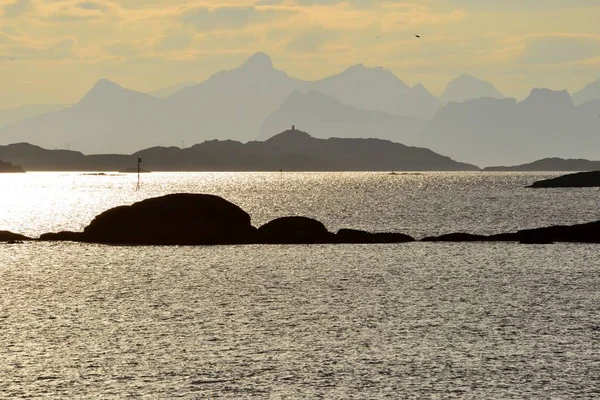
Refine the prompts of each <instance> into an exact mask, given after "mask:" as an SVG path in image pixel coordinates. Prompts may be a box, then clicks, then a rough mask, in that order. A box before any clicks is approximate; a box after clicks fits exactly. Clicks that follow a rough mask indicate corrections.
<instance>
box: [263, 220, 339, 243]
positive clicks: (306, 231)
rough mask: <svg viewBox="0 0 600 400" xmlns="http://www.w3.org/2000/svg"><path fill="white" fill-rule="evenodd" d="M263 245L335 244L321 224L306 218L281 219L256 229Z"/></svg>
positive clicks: (329, 233)
mask: <svg viewBox="0 0 600 400" xmlns="http://www.w3.org/2000/svg"><path fill="white" fill-rule="evenodd" d="M258 240H259V241H260V243H265V244H313V243H335V242H336V241H337V240H336V237H335V235H334V234H333V233H331V232H329V231H328V230H327V228H325V225H323V224H322V223H321V222H319V221H317V220H315V219H312V218H307V217H282V218H277V219H274V220H273V221H271V222H268V223H266V224H265V225H263V226H261V227H260V228H258Z"/></svg>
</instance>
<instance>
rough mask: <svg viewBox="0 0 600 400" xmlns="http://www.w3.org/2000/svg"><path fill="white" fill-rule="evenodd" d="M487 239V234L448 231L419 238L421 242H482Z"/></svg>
mask: <svg viewBox="0 0 600 400" xmlns="http://www.w3.org/2000/svg"><path fill="white" fill-rule="evenodd" d="M488 240H489V237H488V236H484V235H473V234H470V233H462V232H456V233H448V234H445V235H440V236H429V237H426V238H423V239H421V241H422V242H483V241H488Z"/></svg>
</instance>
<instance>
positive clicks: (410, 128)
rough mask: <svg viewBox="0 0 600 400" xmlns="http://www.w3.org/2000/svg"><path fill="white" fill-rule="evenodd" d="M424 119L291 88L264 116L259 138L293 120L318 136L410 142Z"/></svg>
mask: <svg viewBox="0 0 600 400" xmlns="http://www.w3.org/2000/svg"><path fill="white" fill-rule="evenodd" d="M426 123H427V120H424V119H417V118H409V117H402V116H399V115H396V114H390V113H385V112H381V111H371V110H364V109H360V108H356V107H352V106H348V105H346V104H343V103H341V102H340V101H338V100H336V99H335V98H334V97H331V96H327V95H325V94H323V93H320V92H317V91H310V92H308V93H307V94H303V93H302V92H300V91H294V92H293V93H292V94H291V95H290V96H289V97H288V98H287V99H286V101H285V102H284V103H283V104H282V105H281V107H279V109H277V111H275V112H274V113H273V114H271V115H270V116H269V117H267V119H266V120H265V122H264V124H263V126H262V128H261V132H260V136H259V140H264V139H267V138H269V137H271V136H273V135H275V134H277V133H279V132H281V131H283V130H285V129H286V128H289V127H290V126H292V125H295V124H297V125H298V126H301V127H302V128H303V129H306V130H307V131H309V132H310V133H311V134H312V135H314V136H315V137H318V138H329V137H344V138H363V137H372V138H380V139H388V140H391V141H394V142H400V143H404V144H412V143H415V142H417V141H418V135H419V134H420V132H421V131H422V130H423V128H424V127H425V124H426Z"/></svg>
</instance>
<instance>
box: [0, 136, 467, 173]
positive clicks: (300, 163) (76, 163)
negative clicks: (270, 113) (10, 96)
mask: <svg viewBox="0 0 600 400" xmlns="http://www.w3.org/2000/svg"><path fill="white" fill-rule="evenodd" d="M138 157H142V158H143V160H144V167H145V168H147V169H149V170H152V171H279V170H285V171H393V170H396V171H424V170H434V171H464V170H467V171H471V170H478V169H479V168H478V167H476V166H474V165H469V164H464V163H460V162H456V161H454V160H452V159H450V158H448V157H445V156H442V155H440V154H437V153H434V152H433V151H431V150H428V149H423V148H418V147H409V146H405V145H403V144H399V143H393V142H390V141H387V140H380V139H341V138H330V139H317V138H314V137H312V136H310V135H309V134H308V133H306V132H303V131H300V130H296V129H293V130H287V131H285V132H282V133H280V134H279V135H276V136H274V137H272V138H270V139H268V140H266V141H264V142H258V141H252V142H248V143H245V144H244V143H241V142H236V141H233V140H224V141H220V140H211V141H206V142H203V143H200V144H196V145H194V146H191V147H189V148H186V149H180V148H178V147H152V148H148V149H145V150H142V151H138V152H136V153H134V154H132V155H117V154H98V155H84V154H82V153H80V152H76V151H67V150H45V149H43V148H41V147H39V146H34V145H31V144H27V143H19V144H11V145H8V146H0V158H1V159H2V160H5V161H10V162H12V163H19V164H21V165H22V166H23V167H24V168H25V169H27V170H29V171H36V170H50V171H119V170H122V169H124V168H127V167H131V166H133V165H135V163H136V162H137V158H138Z"/></svg>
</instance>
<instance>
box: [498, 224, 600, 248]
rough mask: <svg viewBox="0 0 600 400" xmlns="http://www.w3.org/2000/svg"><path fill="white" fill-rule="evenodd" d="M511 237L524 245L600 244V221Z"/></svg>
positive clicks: (546, 228)
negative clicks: (554, 243)
mask: <svg viewBox="0 0 600 400" xmlns="http://www.w3.org/2000/svg"><path fill="white" fill-rule="evenodd" d="M509 236H510V237H513V238H514V240H515V241H519V242H522V243H544V244H547V243H553V242H573V243H600V221H595V222H589V223H586V224H577V225H556V226H549V227H545V228H535V229H524V230H520V231H518V232H517V233H514V234H512V235H511V234H509Z"/></svg>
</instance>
